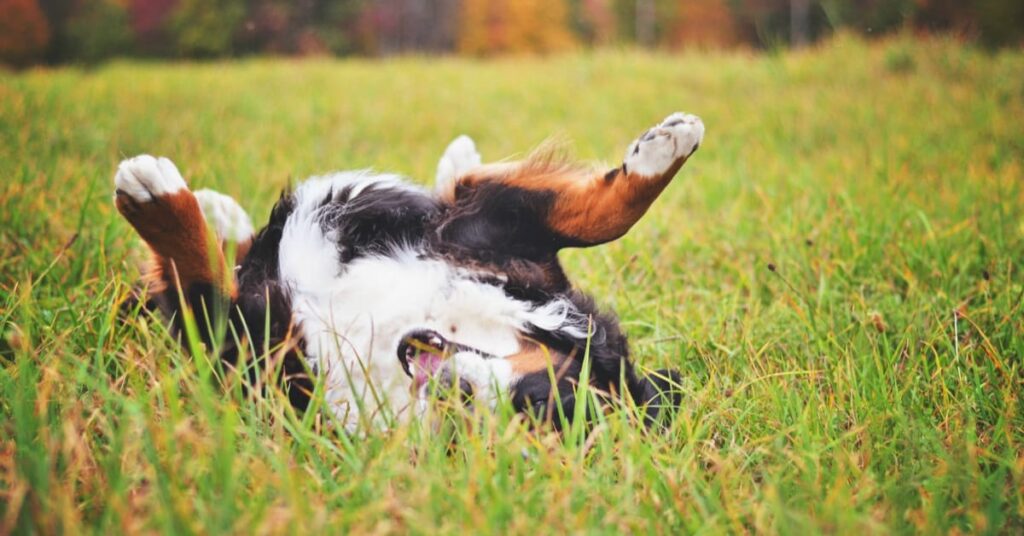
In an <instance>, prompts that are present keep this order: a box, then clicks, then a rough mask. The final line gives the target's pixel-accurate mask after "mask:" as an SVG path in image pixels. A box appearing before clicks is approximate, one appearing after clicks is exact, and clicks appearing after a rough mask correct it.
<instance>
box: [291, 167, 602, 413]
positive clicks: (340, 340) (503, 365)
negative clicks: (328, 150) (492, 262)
mask: <svg viewBox="0 0 1024 536" xmlns="http://www.w3.org/2000/svg"><path fill="white" fill-rule="evenodd" d="M374 177H378V178H379V181H377V186H376V187H395V188H413V187H412V186H409V185H407V184H405V183H401V182H398V181H396V180H395V179H394V178H393V177H391V176H374V175H369V174H367V173H365V172H364V173H356V174H350V173H344V174H338V175H334V176H329V177H324V178H317V179H314V180H312V181H310V182H306V183H304V184H302V185H301V186H300V187H299V188H298V189H297V190H296V192H295V196H296V208H295V210H294V211H293V212H292V214H291V215H290V216H289V218H288V222H287V223H286V224H285V228H284V231H283V235H282V238H281V243H280V250H279V268H280V276H281V279H282V280H283V281H284V282H285V283H286V284H287V285H288V288H289V290H290V293H291V300H292V309H293V314H294V315H295V320H296V322H297V323H298V324H299V325H300V326H301V329H302V334H303V335H304V337H305V338H306V352H307V359H308V360H309V363H310V365H311V366H315V367H316V369H317V370H319V371H320V374H322V375H323V376H324V378H325V382H326V398H327V401H328V402H329V403H330V404H331V408H332V411H333V412H334V413H335V415H336V416H338V417H339V418H340V419H343V420H344V421H345V422H346V425H347V426H348V427H349V428H354V427H355V426H356V425H357V424H358V420H359V409H358V407H359V406H358V404H357V401H358V402H359V403H361V404H363V405H364V406H363V407H364V408H365V409H366V411H367V414H368V415H374V416H380V412H381V411H388V412H390V413H391V414H393V415H394V414H397V415H401V414H403V413H405V412H406V410H407V409H409V408H410V406H411V402H413V396H414V395H413V394H412V393H410V386H411V382H410V379H409V377H408V376H406V374H405V372H404V371H403V370H402V367H401V364H400V363H399V361H398V357H397V354H396V351H397V348H398V345H399V343H400V342H401V337H402V336H403V335H405V334H407V333H409V332H410V331H412V330H414V329H424V328H426V329H433V330H435V331H437V332H439V333H441V334H442V335H444V336H445V337H448V338H449V339H451V340H453V341H458V342H459V343H462V344H465V345H468V346H470V347H473V348H476V349H478V350H481V351H484V352H487V353H489V354H492V355H495V356H502V357H504V356H508V355H512V354H515V353H516V352H518V351H519V341H518V337H517V335H518V333H519V332H520V330H523V329H525V328H527V327H528V326H529V325H533V326H537V327H539V328H542V329H545V330H553V329H558V328H560V327H563V326H564V327H566V328H567V329H575V330H577V331H578V330H579V329H581V328H579V327H578V326H577V324H578V320H579V319H576V318H573V317H572V315H571V314H570V310H571V307H570V306H569V305H568V303H567V302H565V303H562V302H554V303H550V304H546V305H544V306H541V307H535V306H533V305H532V304H530V303H528V302H522V301H519V300H515V299H513V298H511V297H509V296H508V295H506V294H505V292H504V291H502V290H501V289H500V288H497V287H495V286H493V285H488V284H485V283H481V282H479V281H476V280H474V279H473V278H472V277H471V273H469V272H466V271H465V270H461V269H458V268H455V267H453V266H451V265H450V264H448V263H445V262H443V261H439V260H432V259H424V258H421V256H420V255H419V252H417V251H414V250H412V249H409V248H401V247H398V246H396V249H395V250H394V251H393V252H392V253H389V254H388V255H386V256H370V257H362V258H359V259H356V260H354V261H352V262H349V263H347V264H345V265H342V264H341V263H340V262H339V261H338V249H337V244H336V240H335V237H331V236H328V235H326V234H325V233H324V231H323V229H322V228H321V225H320V222H319V221H318V218H317V213H318V211H319V209H320V207H321V206H322V202H323V200H324V199H325V198H326V196H327V195H329V193H330V192H331V191H332V190H333V191H338V190H339V189H341V188H344V187H345V186H352V185H356V186H358V188H359V191H362V190H363V189H365V188H366V187H368V186H369V185H370V184H374V182H375V181H374ZM353 191H354V192H355V191H356V190H355V189H354V190H353ZM582 329H583V330H584V332H585V329H586V325H585V324H583V328H582ZM463 354H465V353H460V354H457V355H456V356H453V358H452V359H450V360H449V361H448V363H447V365H446V366H448V367H455V369H456V372H457V373H458V374H459V376H460V377H462V378H464V379H466V380H467V381H469V382H471V383H472V384H473V386H474V392H475V393H480V394H482V395H483V400H485V401H486V402H487V403H488V404H493V402H494V400H496V393H495V392H494V390H493V388H494V387H495V386H497V387H499V388H502V389H506V388H507V387H508V386H509V385H511V383H512V382H513V381H514V380H515V378H514V377H513V375H512V372H511V367H510V366H509V363H508V362H507V361H505V360H503V359H483V358H481V357H480V356H476V355H475V354H469V355H463ZM462 369H465V370H464V371H463V370H462ZM371 383H372V385H373V391H371V390H370V384H371Z"/></svg>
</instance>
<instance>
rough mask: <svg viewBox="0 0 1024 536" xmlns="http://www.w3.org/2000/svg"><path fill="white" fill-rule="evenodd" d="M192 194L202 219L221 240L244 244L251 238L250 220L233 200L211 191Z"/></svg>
mask: <svg viewBox="0 0 1024 536" xmlns="http://www.w3.org/2000/svg"><path fill="white" fill-rule="evenodd" d="M193 193H194V194H195V196H196V201H198V202H199V209H200V210H202V211H203V217H204V218H206V221H207V223H209V224H210V225H211V226H213V229H214V230H215V231H216V232H217V236H219V237H220V238H221V239H222V240H231V241H234V242H244V241H246V240H249V239H250V238H252V235H253V232H254V231H253V227H252V220H250V219H249V215H248V214H246V213H245V210H244V209H243V208H242V207H240V206H239V205H238V203H237V202H236V201H235V200H234V199H232V198H231V197H229V196H226V195H224V194H222V193H219V192H215V191H213V190H199V191H196V192H193Z"/></svg>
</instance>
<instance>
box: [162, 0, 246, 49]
mask: <svg viewBox="0 0 1024 536" xmlns="http://www.w3.org/2000/svg"><path fill="white" fill-rule="evenodd" d="M243 20H245V2H244V0H181V1H180V2H179V3H178V5H177V7H176V8H175V9H174V13H173V14H172V15H171V33H172V34H173V36H174V41H175V44H176V45H177V49H178V53H179V54H181V55H183V56H188V57H216V56H225V55H228V54H230V53H231V52H232V48H233V45H234V41H235V34H236V32H237V31H238V29H239V27H240V26H241V23H242V21H243Z"/></svg>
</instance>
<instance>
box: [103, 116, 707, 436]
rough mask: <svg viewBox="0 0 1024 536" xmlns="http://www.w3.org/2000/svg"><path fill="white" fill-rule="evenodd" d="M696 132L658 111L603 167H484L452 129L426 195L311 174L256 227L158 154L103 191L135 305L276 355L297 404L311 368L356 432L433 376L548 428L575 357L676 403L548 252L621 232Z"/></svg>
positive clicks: (232, 354)
mask: <svg viewBox="0 0 1024 536" xmlns="http://www.w3.org/2000/svg"><path fill="white" fill-rule="evenodd" d="M703 135H704V125H703V123H702V122H701V121H700V119H699V118H697V117H695V116H693V115H684V114H678V113H677V114H673V115H670V116H669V117H668V118H666V119H665V120H664V121H663V122H661V123H660V124H658V125H656V126H655V127H653V128H651V129H650V130H648V131H647V132H645V133H644V134H643V135H641V136H640V138H638V139H637V140H636V141H634V142H633V143H632V144H631V145H630V146H629V149H628V150H627V152H626V156H625V159H624V161H623V163H622V165H621V166H620V167H617V168H614V169H611V170H606V171H593V170H591V169H589V168H586V167H583V166H579V165H575V164H571V163H567V162H564V161H562V160H560V159H558V158H555V157H554V156H552V155H550V154H544V153H537V154H534V155H533V156H530V157H528V158H527V159H525V160H523V161H520V162H510V163H498V164H489V165H481V159H480V156H479V154H477V152H476V149H475V147H474V144H473V142H472V141H471V140H470V139H469V138H467V137H464V136H463V137H460V138H458V139H456V140H455V141H454V142H452V144H451V145H450V146H449V147H448V149H447V150H446V152H445V154H444V156H442V158H441V161H440V163H439V164H438V174H437V185H436V188H435V190H434V192H429V191H426V190H425V189H423V188H421V187H419V186H416V185H413V184H410V183H408V182H405V181H403V180H402V179H401V178H400V177H398V176H395V175H388V174H376V173H372V172H369V171H356V172H341V173H334V174H331V175H325V176H321V177H312V178H310V179H308V180H306V181H305V182H303V183H302V184H300V185H299V186H298V187H297V188H295V190H294V191H292V192H286V193H284V194H283V195H282V197H281V198H280V200H279V201H278V202H277V204H276V205H275V206H274V209H273V211H272V213H271V215H270V221H269V222H268V223H267V225H266V226H265V227H264V228H263V229H262V230H260V231H259V232H256V233H254V232H253V227H252V224H251V223H250V220H249V217H248V216H247V215H246V214H245V212H244V211H243V210H242V209H241V207H239V206H238V204H237V203H235V202H234V200H232V199H231V198H229V197H227V196H224V195H222V194H218V193H216V192H212V191H197V192H192V191H190V190H189V188H188V186H187V185H186V183H185V180H184V179H183V178H182V176H181V174H180V173H179V172H178V169H177V168H176V167H175V165H174V164H173V163H172V162H171V161H170V160H167V159H166V158H154V157H152V156H149V155H141V156H137V157H135V158H131V159H128V160H125V161H123V162H121V164H120V165H119V166H118V170H117V174H116V176H115V178H114V182H115V184H116V188H117V190H116V194H115V204H116V206H117V209H118V210H119V211H120V213H121V214H122V215H123V216H124V217H125V219H127V220H128V222H129V223H130V224H131V225H132V227H134V228H135V230H136V231H138V233H139V235H140V236H141V237H142V239H143V240H144V241H145V242H146V243H147V244H148V245H149V247H150V249H151V250H152V252H153V256H154V262H153V265H152V268H151V269H150V271H149V272H148V273H147V274H146V276H145V278H146V281H147V283H148V286H149V290H148V292H149V297H150V298H151V301H150V303H151V304H155V305H156V306H158V307H159V308H161V309H162V310H163V312H164V313H166V314H167V315H168V316H169V317H170V318H171V321H172V325H173V326H174V328H175V329H177V330H181V329H182V328H183V326H184V324H185V322H186V321H187V319H193V320H194V326H195V328H196V329H195V333H197V334H198V335H199V338H200V339H201V340H202V342H203V343H205V344H206V345H207V347H209V348H218V349H219V350H220V352H221V358H222V359H223V361H224V363H225V364H226V365H228V366H229V367H233V366H240V365H241V364H243V363H249V362H255V363H257V364H258V365H260V366H262V367H277V368H274V369H273V370H276V371H279V378H280V382H281V385H282V387H283V388H284V389H285V390H286V392H287V393H288V396H289V398H290V400H291V402H292V403H293V404H294V405H295V406H296V407H297V408H300V409H304V408H305V407H306V405H307V404H308V403H309V400H310V397H311V395H312V392H313V387H314V385H315V383H316V382H317V381H322V382H323V392H324V398H325V402H326V404H327V407H328V408H329V409H330V411H331V412H332V413H333V414H334V416H336V417H337V418H338V419H339V420H340V421H341V422H343V423H345V425H346V427H348V428H350V429H354V428H355V427H357V426H358V425H359V423H360V422H361V421H362V420H364V419H369V422H375V423H378V424H381V423H386V422H391V421H390V420H388V419H390V418H392V417H400V416H403V415H418V414H421V413H422V412H423V411H424V410H425V409H426V408H427V406H428V401H429V400H430V394H431V392H432V391H433V390H434V389H440V390H439V391H437V392H443V391H444V390H445V388H447V389H449V390H451V391H454V392H459V393H460V395H461V396H462V398H463V399H464V400H466V401H467V403H469V404H472V405H474V406H477V407H484V408H493V407H494V405H495V404H496V403H497V401H498V400H500V399H507V400H509V401H511V404H512V405H513V407H514V408H515V409H516V410H517V411H522V412H530V413H532V414H533V415H535V416H536V417H538V418H541V419H546V420H548V421H552V422H554V424H555V425H556V426H557V424H558V416H559V415H560V414H564V415H566V416H571V415H573V412H574V405H575V399H574V396H575V395H574V392H575V387H576V384H577V381H578V380H579V378H580V375H581V372H582V370H583V366H584V360H585V358H586V359H589V363H590V376H589V382H590V385H591V386H593V387H594V388H596V389H598V390H600V391H602V392H604V393H605V394H606V396H609V397H610V396H628V397H630V398H631V399H632V400H633V401H634V402H635V403H636V404H637V405H639V406H645V407H646V408H647V409H646V412H647V416H648V417H650V418H653V417H655V416H656V415H657V411H658V407H659V406H662V405H669V404H672V403H674V402H677V400H676V399H677V397H672V396H669V395H666V394H664V393H666V392H667V391H668V389H669V386H670V385H671V384H672V383H673V380H674V379H675V378H676V375H675V373H674V372H671V371H659V372H658V373H655V374H652V375H650V376H644V375H642V374H640V373H638V371H637V370H636V369H635V367H634V365H633V363H632V361H631V360H630V357H629V349H628V346H627V343H626V336H625V335H624V334H623V333H622V331H621V329H620V327H619V325H618V322H617V320H616V318H615V317H614V316H612V315H610V314H607V313H601V312H599V311H598V309H597V308H596V307H595V305H594V302H593V300H592V299H591V298H590V297H588V296H587V295H586V294H584V293H582V292H580V291H578V290H576V289H574V288H573V287H572V285H571V284H570V282H569V279H568V278H567V277H566V274H565V272H564V271H563V270H562V267H561V265H560V264H559V262H558V251H559V250H561V249H562V248H568V247H589V246H594V245H598V244H603V243H605V242H608V241H611V240H614V239H616V238H618V237H620V236H622V235H623V234H624V233H626V231H628V230H629V228H630V227H632V225H633V224H634V223H636V222H637V220H639V219H640V217H641V216H643V214H644V213H645V212H646V211H647V209H648V207H649V206H650V205H651V203H652V202H653V201H654V199H655V198H656V197H657V196H658V195H659V194H660V193H661V191H662V190H663V189H664V188H665V186H666V185H667V184H668V183H669V182H670V181H671V180H672V178H673V177H674V176H675V175H676V172H677V171H679V169H680V167H681V166H682V165H683V164H684V163H685V162H686V161H687V159H688V158H689V157H690V156H691V155H692V154H693V153H694V151H696V150H697V148H698V146H699V145H700V143H701V140H702V139H703ZM208 228H210V229H212V230H213V231H214V232H215V234H211V233H210V232H209V231H208ZM229 243H234V244H235V247H234V248H229V247H228V244H229ZM229 249H233V250H234V251H236V252H237V257H236V259H235V262H234V266H228V265H227V262H226V260H225V251H228V250H229ZM225 324H226V329H223V327H224V326H225ZM216 326H221V327H222V329H220V330H218V329H216ZM252 355H255V356H258V357H257V358H256V359H250V358H249V357H247V356H252ZM249 364H250V365H251V363H249ZM247 370H249V374H250V375H251V376H252V378H253V379H254V380H255V378H256V376H255V374H256V372H255V367H251V366H247ZM556 404H560V405H561V408H562V410H561V412H556V411H555V406H556Z"/></svg>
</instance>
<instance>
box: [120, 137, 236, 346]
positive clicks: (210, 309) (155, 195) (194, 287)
mask: <svg viewBox="0 0 1024 536" xmlns="http://www.w3.org/2000/svg"><path fill="white" fill-rule="evenodd" d="M114 184H115V186H116V188H117V189H116V191H115V195H114V203H115V205H116V206H117V209H118V211H119V212H120V213H121V215H122V216H124V218H125V219H126V220H128V223H130V224H131V225H132V227H134V228H135V230H136V231H137V232H138V233H139V236H141V237H142V239H143V240H144V241H145V242H146V244H147V245H149V248H150V249H151V250H152V252H153V257H154V258H153V265H152V266H151V267H150V270H149V272H148V273H147V274H146V280H147V283H148V284H149V287H150V295H151V296H152V297H154V298H156V299H157V300H158V302H159V303H160V304H161V306H162V308H164V309H165V312H167V313H168V314H169V315H170V316H171V317H172V318H173V319H174V323H175V327H177V328H180V327H181V326H182V325H183V324H182V322H183V321H184V318H183V315H182V314H181V313H182V311H181V305H182V304H184V305H185V306H186V307H187V308H188V309H191V310H192V312H193V313H195V314H196V318H195V320H196V325H197V326H198V328H199V332H200V337H201V339H202V340H203V342H205V343H207V344H209V343H211V341H212V333H211V332H210V330H209V328H210V327H212V326H214V325H215V324H216V323H215V322H213V321H212V320H214V318H213V317H212V316H211V315H213V314H215V312H216V311H218V310H223V308H224V307H225V306H226V305H227V303H228V302H229V300H230V299H231V297H232V295H233V293H234V281H233V274H232V273H231V271H230V270H227V269H226V266H225V262H224V255H223V253H222V251H221V247H220V244H219V242H218V241H217V240H216V239H215V238H213V237H212V236H211V234H210V233H208V232H207V224H206V221H205V220H204V218H203V211H202V209H201V208H200V205H199V201H198V200H197V199H196V196H195V195H193V193H192V192H191V191H190V190H189V189H188V185H187V184H186V183H185V179H184V178H183V177H182V176H181V173H179V172H178V169H177V167H175V165H174V163H173V162H171V161H170V160H168V159H166V158H154V157H152V156H149V155H140V156H136V157H134V158H130V159H128V160H125V161H123V162H121V164H120V165H119V166H118V168H117V174H116V175H115V177H114ZM179 290H180V297H179V294H178V292H179ZM200 312H204V313H205V314H202V315H200V314H199V313H200Z"/></svg>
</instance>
